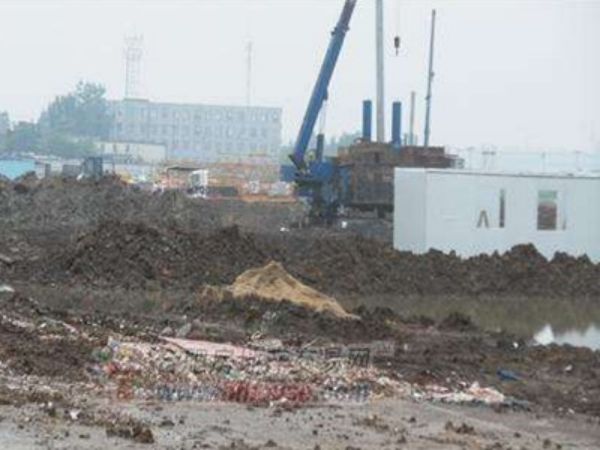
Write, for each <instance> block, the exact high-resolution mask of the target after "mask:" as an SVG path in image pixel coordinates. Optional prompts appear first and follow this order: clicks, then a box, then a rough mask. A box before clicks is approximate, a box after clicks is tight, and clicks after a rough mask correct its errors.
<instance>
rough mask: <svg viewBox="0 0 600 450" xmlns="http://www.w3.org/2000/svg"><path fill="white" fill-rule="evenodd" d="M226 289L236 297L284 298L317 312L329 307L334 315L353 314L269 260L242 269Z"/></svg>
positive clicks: (328, 309) (350, 315)
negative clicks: (243, 270)
mask: <svg viewBox="0 0 600 450" xmlns="http://www.w3.org/2000/svg"><path fill="white" fill-rule="evenodd" d="M228 290H229V291H230V292H231V293H232V294H233V296H234V297H238V298H239V297H246V296H256V297H260V298H261V299H264V300H272V301H276V302H280V301H282V300H287V301H290V302H292V303H295V304H297V305H301V306H304V307H305V308H310V309H313V310H315V311H318V312H324V311H328V312H330V313H333V314H334V315H335V316H337V317H342V318H354V317H355V316H353V315H352V314H348V313H347V312H346V311H344V308H342V306H341V305H340V304H339V303H338V302H337V301H336V300H335V299H334V298H332V297H328V296H327V295H325V294H322V293H321V292H319V291H317V290H315V289H313V288H311V287H308V286H306V285H305V284H302V283H301V282H300V281H298V280H297V279H295V278H294V277H293V276H291V275H290V274H289V273H287V272H286V270H285V269H284V268H283V266H282V265H281V264H279V263H277V262H270V263H269V264H267V265H266V266H265V267H262V268H260V269H250V270H247V271H245V272H244V273H242V274H241V275H240V276H238V277H237V278H236V280H235V282H234V283H233V284H232V285H231V286H230V287H229V289H228Z"/></svg>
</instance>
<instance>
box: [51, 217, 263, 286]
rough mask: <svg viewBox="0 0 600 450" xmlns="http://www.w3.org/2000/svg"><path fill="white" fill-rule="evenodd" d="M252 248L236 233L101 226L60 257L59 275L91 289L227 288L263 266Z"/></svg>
mask: <svg viewBox="0 0 600 450" xmlns="http://www.w3.org/2000/svg"><path fill="white" fill-rule="evenodd" d="M265 259H266V256H265V254H264V252H263V251H262V250H261V249H260V248H259V247H258V246H257V244H256V243H255V242H254V240H252V239H251V238H249V237H248V236H246V235H244V234H242V233H241V232H240V230H239V229H238V228H237V227H230V228H224V229H221V230H219V231H218V232H216V233H214V234H210V235H205V234H201V233H193V232H186V231H183V230H179V229H170V230H164V229H158V228H153V227H150V226H147V225H145V224H143V223H126V222H115V221H110V222H104V223H102V224H101V225H100V226H99V227H98V228H97V229H96V230H94V231H93V232H91V233H89V234H86V235H83V236H82V237H81V238H80V239H79V240H78V241H77V242H76V243H75V245H74V246H73V248H71V249H68V250H67V251H66V252H65V253H64V254H63V255H61V256H60V258H59V261H58V262H57V263H56V264H51V265H50V270H52V268H53V267H59V268H60V269H61V270H60V271H59V272H60V273H59V274H52V273H50V274H49V275H50V276H57V275H58V276H60V275H61V274H62V276H68V277H70V276H73V277H75V278H76V279H79V280H82V281H85V282H86V283H92V284H94V285H120V286H125V287H138V286H144V285H146V284H147V283H148V282H157V283H160V284H161V285H163V286H172V285H180V286H199V285H203V284H216V285H222V284H229V283H231V282H232V281H233V280H234V279H235V277H236V276H237V275H238V274H239V273H241V272H243V271H244V270H246V269H248V268H250V267H253V266H254V267H256V266H258V265H261V264H264V263H265Z"/></svg>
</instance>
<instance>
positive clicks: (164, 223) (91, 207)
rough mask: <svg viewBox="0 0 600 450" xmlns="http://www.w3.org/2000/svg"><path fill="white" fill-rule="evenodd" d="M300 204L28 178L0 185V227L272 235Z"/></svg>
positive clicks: (110, 181) (105, 181)
mask: <svg viewBox="0 0 600 450" xmlns="http://www.w3.org/2000/svg"><path fill="white" fill-rule="evenodd" d="M303 213H304V210H303V207H302V206H301V205H299V204H260V203H255V204H247V203H244V202H242V201H236V200H227V201H221V202H214V201H210V200H204V199H191V198H189V197H187V196H186V195H185V194H183V193H181V192H178V191H167V192H164V193H151V192H147V191H143V190H141V189H139V188H137V187H135V186H130V185H127V184H126V183H123V182H122V181H121V180H120V179H119V178H117V177H112V176H107V177H104V178H101V179H99V180H91V179H89V180H75V179H72V178H45V179H42V180H37V179H35V178H32V177H24V178H22V179H19V180H16V181H14V182H12V183H10V182H2V181H0V227H2V228H4V229H9V228H12V229H17V230H36V231H38V232H47V231H49V230H56V229H60V230H64V231H65V232H66V233H68V232H73V231H75V232H82V231H89V230H91V229H93V228H94V227H96V226H97V225H98V223H100V222H102V221H109V220H126V221H131V220H135V221H138V222H143V223H145V224H148V225H152V226H155V227H167V228H169V227H175V226H176V227H178V228H182V229H186V230H195V231H199V230H204V231H214V230H216V229H219V228H223V227H227V226H231V225H234V224H237V225H239V226H241V227H242V228H244V229H246V230H273V231H277V230H279V228H280V227H281V226H288V225H289V224H290V223H293V222H295V221H297V220H299V218H300V217H302V215H303Z"/></svg>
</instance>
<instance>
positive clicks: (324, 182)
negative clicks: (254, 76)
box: [290, 0, 357, 219]
mask: <svg viewBox="0 0 600 450" xmlns="http://www.w3.org/2000/svg"><path fill="white" fill-rule="evenodd" d="M356 2H357V0H346V2H345V3H344V8H343V9H342V14H341V15H340V18H339V20H338V23H337V25H336V27H335V28H334V30H333V33H332V35H331V42H330V43H329V48H328V49H327V53H326V55H325V60H324V61H323V65H322V66H321V71H320V73H319V77H318V78H317V82H316V84H315V87H314V89H313V92H312V95H311V97H310V101H309V103H308V107H307V109H306V113H305V115H304V120H303V122H302V126H301V127H300V132H299V134H298V138H297V140H296V145H295V146H294V153H293V154H292V155H290V159H291V160H292V162H293V163H294V166H296V175H295V180H296V185H297V186H298V189H299V191H300V195H305V196H308V198H309V199H310V201H311V212H312V215H313V216H314V217H320V218H325V219H329V218H331V217H333V216H335V214H336V212H337V209H338V207H339V205H340V201H341V195H342V192H341V189H342V185H343V183H342V180H341V179H340V177H341V174H340V172H339V170H338V167H336V166H335V165H334V164H333V163H332V162H331V161H325V160H324V158H323V150H324V136H323V134H319V135H318V136H317V148H316V151H315V153H314V158H312V159H311V160H309V158H307V150H308V147H309V144H310V140H311V138H312V135H313V131H314V128H315V124H316V122H317V119H318V117H319V114H320V113H321V111H322V110H323V106H324V103H325V102H326V100H327V90H328V88H329V83H330V82H331V77H332V76H333V72H334V70H335V66H336V64H337V61H338V58H339V56H340V52H341V50H342V47H343V45H344V40H345V38H346V33H347V32H348V29H349V25H350V19H351V18H352V14H353V13H354V8H355V7H356Z"/></svg>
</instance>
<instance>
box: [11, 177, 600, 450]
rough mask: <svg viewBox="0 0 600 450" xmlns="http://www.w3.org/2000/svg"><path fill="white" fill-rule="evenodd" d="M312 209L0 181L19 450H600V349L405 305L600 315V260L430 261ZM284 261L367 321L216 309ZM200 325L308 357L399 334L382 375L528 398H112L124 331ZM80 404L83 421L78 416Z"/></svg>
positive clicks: (280, 308)
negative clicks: (116, 343)
mask: <svg viewBox="0 0 600 450" xmlns="http://www.w3.org/2000/svg"><path fill="white" fill-rule="evenodd" d="M303 212H304V209H303V207H302V206H300V205H294V204H292V205H290V204H269V205H261V204H252V205H248V204H242V203H236V202H230V201H227V202H220V203H216V202H208V201H204V200H191V199H188V198H186V197H184V196H182V195H180V194H178V193H167V194H163V195H154V194H148V193H145V192H141V191H138V190H136V189H132V188H130V187H127V186H124V185H122V184H121V183H119V182H118V181H117V180H113V179H106V180H102V181H100V182H96V183H94V182H82V183H78V182H75V181H68V180H59V179H55V180H49V181H43V182H37V181H35V180H31V179H25V180H20V181H19V182H17V183H4V184H2V185H0V228H1V229H2V233H1V236H0V286H1V285H3V284H6V285H8V286H10V287H11V289H10V291H14V292H9V290H8V289H5V290H6V291H7V292H0V312H1V313H2V321H1V322H0V363H1V364H0V373H1V374H2V382H1V383H0V387H1V388H2V389H1V390H0V403H1V404H2V405H3V406H1V407H0V416H1V417H2V418H3V420H1V421H0V443H5V444H7V445H8V447H6V445H3V447H5V448H30V447H32V446H36V445H37V446H41V447H56V448H60V447H65V448H80V447H82V446H85V447H94V446H96V447H100V446H106V445H107V443H110V445H113V446H121V445H122V446H135V445H152V444H143V443H142V441H144V439H145V438H144V436H146V438H147V437H148V436H147V434H148V433H147V430H150V432H151V434H152V441H154V445H155V446H157V447H171V448H193V447H196V448H202V447H203V446H204V447H210V448H220V447H222V446H226V447H227V448H268V447H274V448H278V447H280V448H316V446H318V445H319V446H320V448H498V449H500V448H560V446H562V448H597V447H598V446H600V425H599V420H600V352H593V351H591V350H589V349H584V348H573V347H569V346H555V345H553V346H548V347H541V346H536V345H533V344H532V343H531V342H530V340H529V336H525V335H518V334H510V333H508V332H506V331H503V330H493V331H490V330H487V329H481V328H479V327H478V326H476V325H475V324H474V323H473V322H472V321H471V320H470V318H469V317H468V316H465V315H462V314H453V313H452V311H451V310H448V311H446V313H445V314H444V317H436V318H435V320H434V319H432V317H431V316H430V317H427V314H424V315H420V316H412V315H408V314H404V313H403V311H402V308H401V305H402V304H403V299H404V298H409V297H410V298H411V299H414V298H417V299H418V298H423V299H424V301H425V300H431V299H432V298H435V299H437V300H436V301H441V302H443V301H444V298H448V299H450V298H451V299H452V302H457V301H460V299H461V298H463V299H465V301H467V300H468V301H469V302H478V301H479V300H478V299H481V301H486V302H496V303H499V304H502V302H504V301H506V302H508V301H509V299H510V301H511V302H513V303H514V301H515V299H520V300H519V301H524V302H525V301H527V299H528V298H533V297H535V298H536V301H543V300H540V299H544V298H547V299H549V300H548V301H550V300H552V301H553V302H555V301H560V300H565V299H567V300H569V301H570V300H573V299H577V301H580V302H582V303H584V304H586V305H587V307H589V308H592V309H593V310H597V309H598V308H600V267H599V266H597V265H594V264H592V263H591V262H590V261H589V260H587V259H586V258H571V257H568V256H566V255H558V256H557V257H556V258H554V259H553V260H552V261H547V260H545V259H544V258H543V257H542V256H541V255H539V253H537V251H536V250H535V249H534V248H533V247H530V246H521V247H517V248H515V249H513V250H512V251H511V252H509V253H508V254H506V255H494V256H489V257H478V258H472V259H469V260H460V259H459V258H457V257H455V256H452V255H443V254H441V253H437V252H431V253H430V254H428V255H424V256H414V255H411V254H407V253H399V252H396V251H394V250H393V249H392V248H391V247H390V246H389V244H386V243H385V242H382V241H378V240H373V239H370V238H366V237H364V236H359V235H356V234H354V233H353V232H341V231H339V230H337V231H336V230H330V229H314V228H313V229H298V228H295V226H296V225H297V224H298V223H299V221H300V220H301V217H302V214H303ZM282 229H283V231H282ZM272 260H274V261H279V262H281V263H283V265H284V266H285V268H286V269H287V270H288V271H289V272H290V274H292V275H293V276H295V277H297V278H298V279H299V280H301V281H302V282H304V283H306V284H307V285H309V286H311V287H313V288H316V289H318V290H320V291H322V292H324V293H326V294H328V295H331V296H333V297H335V298H336V299H338V301H340V303H341V304H342V305H344V306H345V307H346V308H347V309H351V310H352V312H353V313H354V314H356V315H357V316H359V317H360V319H359V320H358V321H352V322H350V321H344V320H340V319H336V318H334V317H331V316H328V315H324V314H320V313H315V312H313V311H310V310H307V309H304V308H300V307H298V306H294V305H292V304H290V303H285V302H284V303H282V304H277V305H273V304H271V303H269V304H267V303H265V302H263V301H261V300H260V299H254V298H249V299H245V300H244V301H239V300H234V299H232V298H226V299H220V300H219V301H217V300H216V299H215V298H213V297H211V293H210V292H211V291H210V290H208V291H207V290H206V286H207V285H224V284H229V283H231V282H233V281H234V279H235V277H237V276H238V275H239V274H240V273H242V272H243V271H244V270H246V269H249V268H254V267H259V266H261V265H264V264H266V263H268V262H269V261H272ZM484 299H485V300H484ZM374 305H376V306H377V308H375V307H374ZM32 324H33V325H32ZM192 324H193V327H192ZM186 326H190V327H192V328H193V329H194V333H195V334H194V333H191V334H190V335H189V336H191V337H196V338H199V339H206V340H210V341H214V342H228V343H234V344H237V345H246V344H247V343H248V342H250V341H251V339H252V337H253V336H255V334H256V333H257V332H260V333H261V334H262V335H263V336H265V337H266V338H275V339H279V340H280V341H281V342H282V343H283V345H285V346H289V347H295V348H296V347H299V346H300V347H301V346H303V345H307V344H310V343H313V342H314V341H315V339H317V340H319V342H321V343H329V344H331V343H335V344H341V345H345V344H349V343H353V342H354V343H361V342H363V343H364V342H372V341H380V340H385V341H388V342H393V343H394V352H393V355H389V356H388V357H385V358H379V359H377V360H375V361H373V365H374V366H375V367H376V369H377V370H381V371H384V372H385V373H386V374H388V376H390V377H392V378H393V379H395V380H400V381H402V382H405V383H410V384H411V385H413V386H417V387H418V386H423V387H425V386H431V385H435V386H440V387H445V388H448V389H454V388H456V387H457V386H459V385H461V384H464V383H473V382H478V383H480V384H481V385H482V386H487V387H490V388H494V389H496V390H497V391H499V392H501V393H503V394H504V395H506V396H507V397H509V398H510V399H512V400H511V401H510V402H508V403H507V404H505V405H503V406H495V407H487V406H477V407H473V406H459V405H440V404H439V403H431V402H428V401H425V402H424V401H417V400H415V399H414V398H405V397H402V398H394V397H388V398H386V399H384V400H370V401H368V402H366V403H365V404H350V403H347V402H346V403H341V404H336V405H332V404H321V403H317V404H314V405H304V406H302V407H300V408H293V409H292V410H291V411H288V410H287V409H286V410H284V411H279V410H278V409H277V408H273V407H271V408H268V407H267V408H265V407H254V406H248V405H239V404H228V403H218V404H215V403H210V404H207V403H203V402H200V403H185V402H184V403H169V402H167V403H165V402H140V401H137V400H133V399H132V400H129V401H124V400H122V399H121V400H118V401H117V400H116V399H114V398H111V397H107V396H105V395H102V394H100V393H98V392H97V381H94V377H93V375H91V372H90V371H91V370H93V368H94V367H95V366H94V364H95V360H94V357H93V355H94V352H95V349H97V348H100V347H102V346H105V345H106V344H107V341H108V340H109V338H110V337H114V336H119V338H120V339H132V340H136V341H139V342H156V341H157V340H159V338H160V336H161V334H163V333H164V330H165V329H172V330H179V329H181V328H182V327H186ZM48 386H49V387H50V388H46V387H48ZM49 404H51V406H48V405H49ZM73 410H77V411H82V412H81V414H82V416H81V417H79V416H78V417H77V418H76V419H73V418H72V417H71V416H70V414H69V413H68V411H73ZM65 411H67V412H65ZM311 415H312V419H309V416H311ZM165 417H166V418H167V419H165ZM181 417H183V421H182V422H181V420H180V419H181ZM317 417H318V419H317ZM413 418H414V420H413ZM449 421H450V422H452V424H448V422H449ZM463 423H464V426H463ZM315 432H316V433H315ZM286 436H289V438H286ZM146 440H149V439H146Z"/></svg>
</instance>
